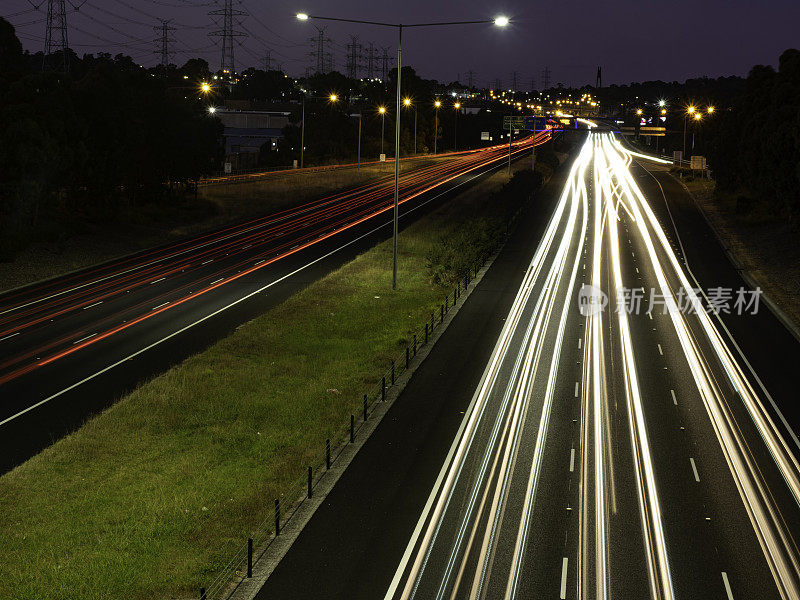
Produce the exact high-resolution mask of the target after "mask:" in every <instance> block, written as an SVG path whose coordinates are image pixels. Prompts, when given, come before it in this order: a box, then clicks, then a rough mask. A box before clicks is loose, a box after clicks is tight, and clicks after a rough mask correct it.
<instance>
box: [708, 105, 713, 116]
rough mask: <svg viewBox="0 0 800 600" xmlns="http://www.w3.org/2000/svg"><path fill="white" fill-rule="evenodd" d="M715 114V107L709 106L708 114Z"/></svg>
mask: <svg viewBox="0 0 800 600" xmlns="http://www.w3.org/2000/svg"><path fill="white" fill-rule="evenodd" d="M713 112H714V107H713V106H709V107H708V114H711V113H713Z"/></svg>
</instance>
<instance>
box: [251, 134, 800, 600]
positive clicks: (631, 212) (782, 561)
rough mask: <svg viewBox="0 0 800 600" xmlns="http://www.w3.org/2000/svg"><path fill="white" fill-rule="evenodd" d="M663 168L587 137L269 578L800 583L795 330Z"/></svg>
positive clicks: (600, 593)
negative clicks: (547, 199)
mask: <svg viewBox="0 0 800 600" xmlns="http://www.w3.org/2000/svg"><path fill="white" fill-rule="evenodd" d="M634 161H638V162H640V163H641V166H638V165H636V163H635V162H634ZM657 167H658V162H657V160H650V159H648V158H647V157H645V156H642V155H637V154H636V153H634V152H632V151H630V150H628V149H626V147H624V146H623V145H622V144H620V143H619V142H618V141H617V140H616V139H615V138H614V136H613V135H612V134H609V133H591V134H590V135H589V136H587V140H586V143H585V145H584V146H583V147H582V149H581V150H580V152H579V153H578V155H577V157H576V159H575V162H574V163H573V164H572V166H571V168H570V170H569V172H565V173H563V174H562V177H561V183H563V190H562V192H561V194H560V196H559V197H558V199H557V200H556V201H555V202H554V203H553V209H552V218H551V220H550V221H549V222H548V223H547V225H546V227H544V228H543V227H542V226H541V224H540V223H537V221H536V220H535V219H533V218H530V217H529V218H528V219H527V220H523V222H522V225H521V227H523V228H524V227H525V226H527V227H529V230H527V231H525V230H524V229H523V231H521V232H519V231H518V233H517V235H516V236H515V238H514V240H512V244H511V248H510V251H507V252H505V253H504V254H503V255H501V256H500V258H499V259H498V261H497V263H496V264H495V266H494V267H493V268H492V269H490V271H489V272H488V273H487V276H486V278H485V279H484V281H483V282H482V283H481V286H480V287H479V288H478V290H476V292H477V293H476V294H474V295H473V296H472V297H470V299H469V300H468V301H467V302H466V303H465V305H464V307H463V308H462V312H461V313H459V315H458V316H457V317H456V319H455V320H454V321H453V323H452V325H451V327H450V328H449V329H448V331H447V332H445V334H444V335H443V337H442V338H441V339H440V340H439V343H438V344H437V347H436V349H435V351H434V352H433V353H432V354H431V355H430V356H429V357H428V359H427V360H426V361H425V363H423V365H422V366H421V367H420V369H419V370H418V372H417V373H416V374H415V376H414V378H412V380H411V382H410V384H409V387H408V388H407V389H406V390H405V391H404V393H403V394H402V395H401V396H400V398H399V399H398V401H397V403H396V404H395V406H394V407H392V410H391V411H390V412H389V414H388V415H387V417H386V420H385V422H384V423H382V424H381V426H380V427H379V428H378V429H377V430H376V432H375V435H374V437H373V439H370V440H369V441H368V442H367V444H365V446H364V447H363V448H362V450H361V451H360V452H359V454H358V455H357V457H356V459H355V460H354V462H353V463H352V464H351V466H350V467H349V468H348V471H347V472H346V473H345V475H344V476H343V477H342V479H341V480H340V482H339V483H338V484H337V486H336V487H335V488H334V490H333V492H332V493H331V494H330V496H329V497H328V499H327V500H326V502H325V504H324V505H323V506H322V507H321V508H320V509H319V510H318V511H317V513H316V514H315V515H314V517H313V518H312V519H311V521H310V522H309V524H308V526H307V527H306V529H305V530H304V532H303V533H302V534H301V536H300V537H299V538H298V540H297V541H296V542H295V544H294V546H293V547H292V549H291V550H290V551H289V553H288V554H287V556H286V557H285V558H284V560H283V561H282V562H281V563H280V564H279V565H278V566H277V568H276V570H275V571H274V573H273V574H272V576H271V577H270V579H268V580H267V582H266V584H265V586H264V587H263V588H262V590H261V592H260V594H259V598H262V599H268V598H270V599H271V598H319V599H321V598H381V597H383V598H385V599H386V600H389V599H399V598H403V599H409V598H425V599H428V598H436V599H440V598H441V599H445V598H447V599H454V598H476V599H477V598H481V599H483V598H487V599H488V598H504V599H509V598H539V597H541V598H562V599H566V598H570V599H575V598H579V599H585V598H593V599H606V598H626V599H627V598H630V599H642V598H653V599H672V598H692V599H694V598H698V599H717V598H718V599H720V600H733V599H737V600H739V599H748V600H750V599H756V598H758V599H773V598H775V599H794V598H800V560H799V558H798V557H799V556H800V553H799V552H798V548H797V544H796V540H795V532H798V531H800V509H798V500H799V499H800V468H798V462H797V459H796V455H797V451H798V444H797V439H796V437H795V435H794V432H793V431H792V430H791V428H790V427H789V424H790V423H791V422H796V421H795V415H794V414H793V413H792V412H791V411H790V410H789V411H787V408H789V409H791V403H792V401H793V400H794V399H795V398H796V392H794V391H793V390H792V385H791V379H792V371H791V370H787V369H785V368H784V370H783V371H782V372H781V370H780V368H779V366H780V365H781V364H784V361H790V360H791V358H792V357H793V356H796V353H797V343H796V341H795V340H794V339H793V338H792V337H791V336H790V335H789V334H788V332H786V331H785V330H783V329H781V328H780V324H779V323H777V322H776V321H775V319H774V317H773V316H771V315H770V314H769V313H767V312H766V309H765V307H764V306H763V305H762V306H761V307H760V312H759V313H758V314H752V311H753V310H755V307H754V306H753V302H754V301H755V299H756V298H757V295H755V296H754V295H753V294H752V293H751V292H752V290H743V291H742V292H741V293H739V291H738V287H737V286H739V285H741V283H740V280H739V279H738V277H737V276H736V274H735V272H733V273H732V272H731V269H730V265H723V261H724V255H723V256H722V258H720V255H721V252H720V249H719V248H718V247H715V248H711V246H712V245H715V244H716V242H715V240H713V239H710V238H709V237H708V229H707V226H705V228H704V226H703V225H704V224H703V223H702V222H700V221H699V220H698V218H697V213H696V212H692V210H693V209H692V207H690V206H687V205H685V204H684V205H682V204H681V203H682V202H685V194H684V195H683V196H684V198H683V199H682V200H680V201H677V202H675V206H674V208H675V211H674V213H673V211H672V208H673V206H672V204H673V200H672V197H673V196H674V195H675V196H677V195H680V194H681V193H682V192H681V191H680V190H676V189H671V188H670V187H669V186H672V185H675V184H674V182H673V181H671V180H669V176H668V175H666V174H665V173H663V172H662V173H655V172H654V173H653V174H651V173H650V171H655V169H656V168H657ZM665 186H667V190H666V191H665V192H663V193H662V190H664V187H665ZM682 226H685V227H686V229H685V230H684V231H683V232H682V230H681V227H682ZM542 229H543V233H541V235H539V233H540V231H542ZM682 233H683V234H684V235H690V236H693V237H692V239H691V240H686V243H684V240H683V237H682V235H681V234H682ZM536 241H538V245H536ZM526 242H527V244H526ZM526 247H528V248H531V252H529V253H524V252H520V249H522V248H526ZM533 248H535V251H533ZM710 248H711V249H710ZM509 252H510V253H509ZM531 256H532V258H531ZM706 258H708V261H707V262H708V266H707V267H706V268H704V267H701V266H700V265H701V264H702V263H703V262H704V259H706ZM684 259H687V261H688V262H687V261H685V260H684ZM690 267H691V268H690ZM709 269H710V270H709ZM695 276H699V277H701V279H699V280H695ZM716 287H723V288H733V289H732V292H731V296H730V297H729V298H725V297H723V298H721V295H722V296H724V294H721V293H719V292H715V291H713V288H716ZM723 300H727V303H723ZM713 307H716V308H717V309H718V310H720V311H723V312H722V314H715V311H714V310H712V308H713ZM725 310H728V311H730V313H731V314H727V313H725V312H724V311H725ZM739 312H742V314H741V315H739V314H738V313H739ZM729 331H732V332H733V333H734V337H731V336H729ZM740 333H741V337H739V334H740ZM765 335H766V336H771V337H767V338H766V339H765V338H764V336H765ZM737 339H738V340H739V341H738V342H737V341H736V340H737ZM771 346H772V349H773V351H774V353H775V354H776V357H775V358H774V359H773V360H772V362H774V363H777V365H778V366H773V367H772V368H769V369H766V374H765V376H763V377H759V376H758V375H757V371H756V370H755V369H756V368H757V367H758V366H759V364H760V363H762V362H765V361H769V360H770V357H769V356H767V357H763V356H758V357H757V358H756V356H754V353H753V352H751V351H754V350H755V351H758V350H762V351H763V350H764V349H765V348H766V349H769V348H770V347H771ZM740 350H741V352H740ZM748 353H750V355H751V356H753V360H752V361H751V360H748V359H747V357H748ZM755 354H758V352H755ZM777 354H782V355H783V356H782V357H780V358H779V357H777ZM787 356H788V358H787ZM794 364H796V363H794ZM784 366H785V365H784ZM751 367H752V368H751ZM781 409H783V410H784V412H781ZM787 415H788V416H787Z"/></svg>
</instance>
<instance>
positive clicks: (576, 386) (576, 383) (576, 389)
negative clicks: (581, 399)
mask: <svg viewBox="0 0 800 600" xmlns="http://www.w3.org/2000/svg"><path fill="white" fill-rule="evenodd" d="M575 397H576V398H577V397H578V382H577V381H576V382H575Z"/></svg>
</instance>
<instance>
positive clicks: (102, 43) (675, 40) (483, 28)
mask: <svg viewBox="0 0 800 600" xmlns="http://www.w3.org/2000/svg"><path fill="white" fill-rule="evenodd" d="M31 2H33V3H34V4H40V3H42V2H43V0H2V9H0V14H1V15H3V16H4V17H6V18H7V19H8V20H10V21H11V22H12V23H13V24H14V25H15V26H17V34H18V35H19V37H20V39H21V40H22V42H23V45H24V46H25V48H26V49H28V50H30V51H32V52H35V51H37V50H40V49H41V48H42V46H43V44H44V34H45V19H44V17H45V8H46V1H45V3H44V4H43V5H42V7H41V8H40V9H39V11H36V10H34V9H33V7H32V6H31ZM73 2H74V3H75V4H80V3H81V2H82V0H73ZM221 3H222V0H217V1H214V0H86V2H85V3H84V4H83V6H82V7H81V8H80V10H78V11H70V12H69V13H68V15H67V19H68V23H69V37H70V45H71V46H72V47H73V48H74V49H75V50H76V52H77V53H78V54H79V55H82V54H84V53H87V52H89V53H94V52H104V51H105V52H111V53H112V54H116V53H118V52H123V53H125V54H129V55H131V56H133V57H134V58H135V59H136V60H137V61H139V62H141V63H142V64H145V65H151V64H155V63H157V62H158V57H157V55H156V54H155V50H156V43H155V41H154V40H155V39H156V38H157V37H158V34H157V33H156V32H155V31H154V30H153V27H154V26H155V25H157V24H158V19H173V23H172V25H173V26H174V27H175V28H176V30H175V31H174V32H172V36H173V37H174V40H175V43H174V45H173V47H174V51H175V56H174V60H173V62H175V63H176V64H183V62H185V61H186V59H187V58H189V57H191V56H202V57H203V58H205V59H206V60H208V61H209V63H210V64H211V66H212V68H217V67H218V66H219V62H220V51H219V47H218V46H217V45H215V43H214V42H215V40H216V38H209V37H208V33H209V32H210V31H213V30H216V29H221V27H219V26H217V25H214V24H213V21H212V17H210V16H208V12H209V11H211V10H214V9H217V8H220V6H219V5H220V4H221ZM234 6H235V7H236V9H237V10H241V11H245V12H247V13H249V14H248V16H243V17H237V19H238V20H239V23H240V24H239V25H237V29H239V30H240V31H242V32H245V33H247V34H248V37H242V38H237V40H238V42H239V43H237V47H236V66H237V69H242V68H246V67H248V66H259V67H261V68H263V65H264V59H263V57H264V56H265V50H266V48H271V56H272V60H273V62H274V63H278V64H279V65H280V66H281V67H282V68H283V69H284V70H285V71H287V72H288V73H290V74H292V75H301V74H302V73H304V71H305V68H306V67H307V66H309V65H310V64H311V59H310V57H309V55H308V53H309V52H310V50H311V44H310V43H309V38H311V37H312V36H313V35H314V34H315V33H316V29H315V28H314V25H315V24H317V25H326V26H327V29H326V37H329V38H331V39H332V40H333V43H332V45H331V46H330V48H331V50H332V52H333V54H334V58H335V65H336V68H337V70H340V71H344V70H345V53H346V45H347V44H348V43H349V42H350V36H351V35H357V36H358V37H359V41H360V43H361V44H362V45H363V46H364V48H365V52H366V47H367V44H368V43H369V42H374V43H375V46H376V47H377V48H378V49H379V50H378V52H380V48H381V47H387V46H388V47H390V48H391V49H390V52H391V54H392V56H394V55H395V52H396V48H395V44H396V33H395V31H394V30H389V29H384V28H380V27H374V26H368V25H354V24H344V23H341V24H340V23H324V22H317V23H314V22H311V21H309V22H306V23H301V22H299V21H297V20H296V19H295V18H294V14H295V13H296V12H298V11H305V12H308V13H310V14H319V15H322V16H336V17H344V18H356V19H366V20H376V21H390V22H399V21H401V22H405V23H412V22H427V21H441V20H456V21H458V20H472V19H483V18H492V17H494V16H496V15H500V14H504V15H507V16H508V17H510V18H511V19H512V25H510V26H509V27H507V28H505V29H504V30H501V29H498V28H494V27H492V26H489V25H468V26H461V27H451V28H441V29H439V28H429V29H428V28H425V29H420V30H410V31H408V32H407V33H406V34H405V36H404V37H405V39H404V50H405V52H404V64H410V65H411V66H413V67H414V68H416V69H417V71H418V72H419V74H420V75H421V76H423V77H429V78H436V79H439V80H442V81H451V80H454V79H455V78H456V77H457V76H458V75H459V74H460V75H461V81H463V82H466V80H467V75H466V73H467V71H469V70H472V71H473V72H474V79H473V80H474V82H475V83H476V84H477V85H481V86H489V85H491V84H492V83H493V82H494V81H495V80H497V79H499V80H501V81H502V83H503V86H504V87H509V85H510V82H511V78H512V72H515V71H516V73H517V78H518V88H519V89H520V90H527V89H529V88H530V86H531V80H534V82H535V84H536V85H537V86H539V85H540V84H541V76H540V74H541V71H542V69H544V68H545V67H549V68H550V70H551V73H552V79H551V81H552V83H553V84H555V83H558V82H562V83H564V84H565V85H583V84H586V83H594V75H595V70H596V68H597V66H602V67H603V83H604V84H609V83H628V82H631V81H643V80H648V79H663V80H665V81H672V80H678V81H683V80H684V79H686V78H687V77H697V76H702V75H708V76H712V77H715V76H718V75H744V74H746V73H747V71H748V70H749V68H750V67H751V66H752V65H754V64H773V65H774V64H776V63H777V59H778V56H779V54H780V53H781V52H782V51H783V50H785V49H786V48H789V47H798V46H800V37H798V35H797V25H798V23H800V2H798V1H797V0H767V1H765V2H752V1H747V0H725V1H724V2H723V1H722V0H699V1H698V0H695V1H694V2H689V1H686V0H678V1H677V2H655V1H653V0H638V1H633V0H607V1H606V2H602V1H599V2H588V1H585V0H583V1H580V0H561V1H555V0H541V1H537V2H534V1H530V0H528V1H523V0H496V2H495V3H491V2H486V1H485V0H484V1H481V2H478V1H477V0H458V1H456V0H438V1H436V2H431V1H430V0H427V1H423V0H404V1H402V2H371V3H368V2H364V1H363V0H336V1H330V0H328V1H323V0H297V2H294V1H290V0H234ZM214 19H217V20H218V21H219V17H214Z"/></svg>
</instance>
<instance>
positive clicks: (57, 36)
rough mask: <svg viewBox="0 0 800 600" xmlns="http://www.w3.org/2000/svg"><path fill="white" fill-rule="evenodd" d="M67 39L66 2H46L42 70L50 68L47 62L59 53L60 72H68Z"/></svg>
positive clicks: (64, 0)
mask: <svg viewBox="0 0 800 600" xmlns="http://www.w3.org/2000/svg"><path fill="white" fill-rule="evenodd" d="M68 50H69V39H68V36H67V2H66V0H47V31H46V33H45V39H44V57H43V58H42V70H43V71H47V70H48V69H50V68H52V66H53V65H52V61H51V60H48V59H49V58H51V56H52V55H53V54H54V53H56V52H59V51H60V52H61V59H62V63H61V67H60V68H61V70H62V71H64V72H65V73H67V72H68V71H69V52H68Z"/></svg>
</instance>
